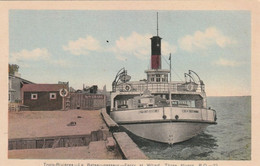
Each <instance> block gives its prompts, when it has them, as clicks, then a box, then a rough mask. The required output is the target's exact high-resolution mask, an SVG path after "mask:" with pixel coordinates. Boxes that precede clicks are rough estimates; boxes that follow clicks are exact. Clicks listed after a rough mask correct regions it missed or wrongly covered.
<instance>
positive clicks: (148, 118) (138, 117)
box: [110, 107, 216, 144]
mask: <svg viewBox="0 0 260 166" xmlns="http://www.w3.org/2000/svg"><path fill="white" fill-rule="evenodd" d="M203 115H204V116H203ZM110 116H111V118H112V119H113V120H114V121H115V122H117V123H118V125H120V126H123V127H124V128H125V129H127V130H128V131H130V132H131V133H133V134H135V135H137V136H139V137H142V138H145V139H149V140H152V141H156V142H162V143H168V144H174V143H178V142H183V141H186V140H188V139H190V138H192V137H194V136H196V135H198V134H199V133H201V132H202V131H203V130H204V129H205V128H206V127H207V126H209V125H211V124H216V122H215V120H214V113H213V112H212V111H211V110H207V109H196V108H193V109H191V108H189V109H187V108H170V107H164V108H146V109H136V110H124V111H113V112H111V114H110Z"/></svg>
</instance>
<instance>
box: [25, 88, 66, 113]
mask: <svg viewBox="0 0 260 166" xmlns="http://www.w3.org/2000/svg"><path fill="white" fill-rule="evenodd" d="M63 88H65V89H67V90H68V87H67V86H66V85H64V84H26V85H24V86H23V88H22V101H23V104H24V105H26V106H29V109H30V110H32V111H44V110H61V109H62V105H63V99H62V97H61V95H60V90H61V89H63Z"/></svg>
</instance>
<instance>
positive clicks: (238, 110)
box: [130, 96, 251, 160]
mask: <svg viewBox="0 0 260 166" xmlns="http://www.w3.org/2000/svg"><path fill="white" fill-rule="evenodd" d="M208 107H211V108H213V109H215V110H216V111H217V117H218V119H217V123H218V124H217V125H211V126H209V127H207V129H206V130H205V131H204V132H203V133H201V134H199V135H198V136H196V137H194V138H192V139H190V140H188V141H185V142H182V143H177V144H174V145H168V144H162V143H157V142H153V141H149V140H146V139H142V138H140V137H136V136H134V135H132V134H130V136H131V138H132V139H133V140H134V142H135V143H136V144H137V145H138V146H139V148H140V149H141V150H142V151H143V152H144V153H145V154H146V155H147V156H148V157H149V158H150V159H162V160H250V159H251V97H249V96H245V97H208Z"/></svg>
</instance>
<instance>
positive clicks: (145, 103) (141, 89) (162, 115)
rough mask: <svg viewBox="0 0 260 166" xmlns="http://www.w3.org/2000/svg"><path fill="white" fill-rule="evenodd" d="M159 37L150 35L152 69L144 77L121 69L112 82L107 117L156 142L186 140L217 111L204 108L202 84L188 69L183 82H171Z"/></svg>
mask: <svg viewBox="0 0 260 166" xmlns="http://www.w3.org/2000/svg"><path fill="white" fill-rule="evenodd" d="M161 39H162V38H161V37H159V36H158V15H157V35H156V36H153V37H152V38H151V68H150V69H148V70H145V73H146V74H147V78H146V79H143V80H140V81H130V80H131V76H130V75H128V74H127V70H126V69H125V68H122V69H121V70H119V72H118V73H117V74H116V77H115V79H114V81H113V83H112V92H111V110H110V117H111V118H112V119H113V120H114V121H115V122H117V123H118V124H119V125H120V126H123V127H124V128H125V129H127V130H128V131H130V132H131V133H133V134H135V135H137V136H139V137H142V138H145V139H149V140H152V141H156V142H162V143H168V144H174V143H178V142H182V141H186V140H188V139H190V138H192V137H194V136H196V135H198V134H199V133H201V132H202V131H203V130H204V129H205V128H206V127H207V126H209V125H213V124H216V120H217V115H216V111H215V110H214V109H211V108H207V97H206V92H205V85H204V83H203V81H202V80H201V79H200V77H199V76H198V74H197V73H196V72H194V71H192V70H189V71H188V72H187V73H185V74H184V78H185V81H181V82H176V81H171V56H170V58H169V60H170V69H161Z"/></svg>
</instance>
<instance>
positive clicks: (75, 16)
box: [9, 10, 251, 96]
mask: <svg viewBox="0 0 260 166" xmlns="http://www.w3.org/2000/svg"><path fill="white" fill-rule="evenodd" d="M156 12H158V13H159V36H160V37H161V38H162V68H163V69H169V60H168V58H169V54H170V53H171V54H172V58H171V59H172V80H173V81H184V80H185V79H184V73H187V72H188V70H193V71H195V72H196V73H197V74H198V75H199V76H200V78H201V79H202V80H203V82H204V83H205V85H206V93H207V95H208V96H243V95H251V14H250V12H249V11H181V10H179V11H174V10H171V11H153V10H150V11H120V10H117V11H109V10H107V11H105V10H104V11H102V10H91V11H89V10H10V11H9V63H11V64H17V65H19V66H20V68H19V73H21V77H22V78H24V79H27V80H30V81H32V82H35V83H58V81H64V82H65V81H66V82H67V81H69V84H70V86H72V87H73V88H75V89H82V87H83V84H84V85H85V86H92V85H98V87H99V89H102V88H103V86H104V85H106V88H107V89H108V90H111V85H112V81H113V80H114V78H115V75H116V73H117V72H118V71H119V70H120V69H121V68H122V67H125V68H126V70H127V71H128V75H130V76H131V77H132V79H131V80H132V81H134V80H136V81H138V80H141V79H144V78H146V74H145V73H144V70H147V69H148V68H150V57H151V41H150V38H151V37H152V36H156Z"/></svg>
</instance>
